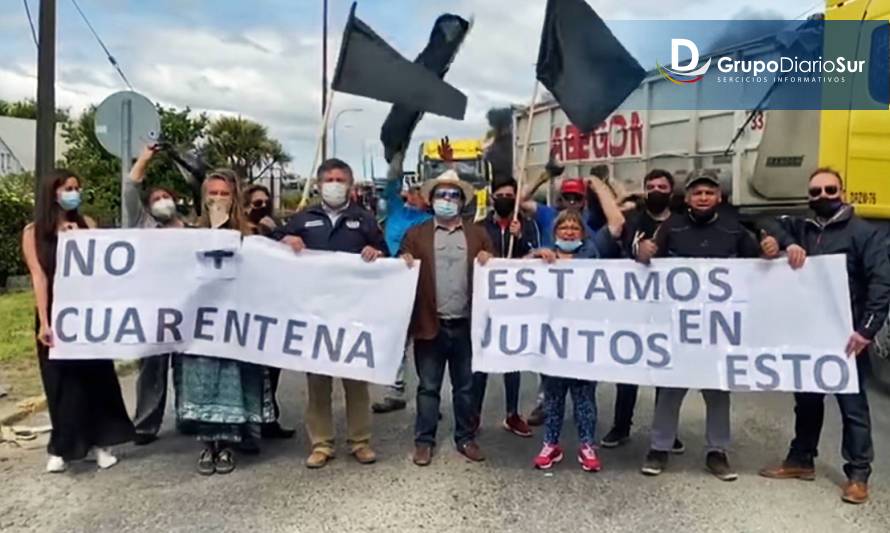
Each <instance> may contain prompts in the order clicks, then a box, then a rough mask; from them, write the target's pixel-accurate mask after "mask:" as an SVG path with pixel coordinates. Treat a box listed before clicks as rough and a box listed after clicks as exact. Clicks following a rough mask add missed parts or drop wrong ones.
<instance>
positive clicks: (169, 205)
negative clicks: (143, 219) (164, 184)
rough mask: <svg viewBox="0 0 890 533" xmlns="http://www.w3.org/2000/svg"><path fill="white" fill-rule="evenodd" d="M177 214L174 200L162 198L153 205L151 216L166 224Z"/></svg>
mask: <svg viewBox="0 0 890 533" xmlns="http://www.w3.org/2000/svg"><path fill="white" fill-rule="evenodd" d="M175 214H176V204H175V203H174V202H173V199H172V198H162V199H160V200H158V201H156V202H155V203H153V204H151V216H153V217H155V218H156V219H158V220H160V221H162V222H166V221H168V220H170V219H171V218H173V216H174V215H175Z"/></svg>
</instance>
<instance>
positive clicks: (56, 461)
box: [46, 455, 68, 474]
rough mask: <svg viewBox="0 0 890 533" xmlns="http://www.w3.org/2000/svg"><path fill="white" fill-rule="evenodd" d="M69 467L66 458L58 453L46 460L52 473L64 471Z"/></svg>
mask: <svg viewBox="0 0 890 533" xmlns="http://www.w3.org/2000/svg"><path fill="white" fill-rule="evenodd" d="M67 468H68V465H67V464H66V463H65V460H64V459H62V458H61V457H59V456H58V455H50V456H49V459H48V460H47V461H46V471H47V472H49V473H50V474H58V473H60V472H64V471H65V469H67Z"/></svg>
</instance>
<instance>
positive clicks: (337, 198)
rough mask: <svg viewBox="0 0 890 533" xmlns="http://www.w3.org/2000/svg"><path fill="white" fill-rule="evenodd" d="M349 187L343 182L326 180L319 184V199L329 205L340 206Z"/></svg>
mask: <svg viewBox="0 0 890 533" xmlns="http://www.w3.org/2000/svg"><path fill="white" fill-rule="evenodd" d="M348 192H349V187H347V186H346V184H345V183H338V182H334V181H328V182H325V183H322V184H321V199H322V200H323V201H324V203H326V204H327V205H328V206H330V207H341V206H342V205H344V204H345V203H346V194H347V193H348Z"/></svg>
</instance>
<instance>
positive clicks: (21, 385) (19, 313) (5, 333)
mask: <svg viewBox="0 0 890 533" xmlns="http://www.w3.org/2000/svg"><path fill="white" fill-rule="evenodd" d="M0 381H2V382H3V383H4V384H5V385H6V386H7V387H8V388H9V398H10V399H12V400H18V399H22V398H26V397H29V396H34V395H36V394H40V393H41V392H42V391H43V386H42V385H41V382H40V371H39V370H38V365H37V354H36V349H35V340H34V293H33V292H31V291H24V292H12V293H7V294H0Z"/></svg>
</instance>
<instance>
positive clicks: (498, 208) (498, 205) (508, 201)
mask: <svg viewBox="0 0 890 533" xmlns="http://www.w3.org/2000/svg"><path fill="white" fill-rule="evenodd" d="M514 207H516V198H495V199H494V212H495V213H497V214H498V216H499V217H501V218H507V217H508V216H510V215H512V214H513V208H514Z"/></svg>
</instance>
